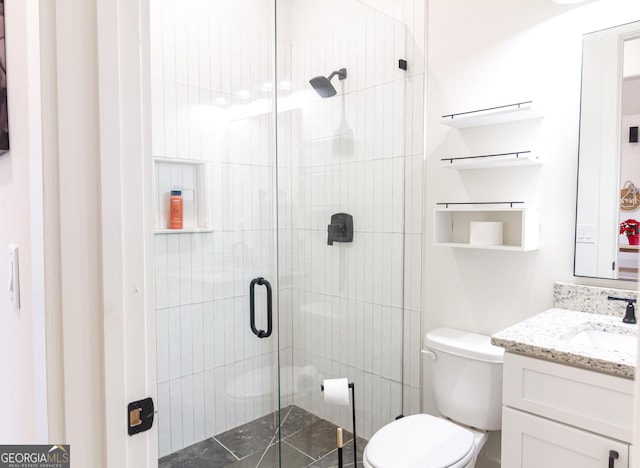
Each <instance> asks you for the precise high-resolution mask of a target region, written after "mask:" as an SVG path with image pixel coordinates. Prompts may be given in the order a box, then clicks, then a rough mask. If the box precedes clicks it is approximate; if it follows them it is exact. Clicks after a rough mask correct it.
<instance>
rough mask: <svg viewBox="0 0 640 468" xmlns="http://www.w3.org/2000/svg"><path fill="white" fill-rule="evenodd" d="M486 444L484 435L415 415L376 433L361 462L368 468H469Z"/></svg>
mask: <svg viewBox="0 0 640 468" xmlns="http://www.w3.org/2000/svg"><path fill="white" fill-rule="evenodd" d="M486 440H487V433H486V432H484V431H478V430H474V429H471V428H465V427H462V426H459V425H457V424H455V423H452V422H451V421H448V420H446V419H443V418H439V417H435V416H430V415H428V414H415V415H413V416H407V417H406V418H401V419H398V420H397V421H394V422H392V423H390V424H387V425H386V426H384V427H383V428H382V429H380V430H379V431H378V432H376V433H375V434H374V435H373V437H372V438H371V440H370V441H369V444H368V445H367V447H366V448H365V451H364V455H363V460H362V462H363V465H364V466H365V467H366V468H379V467H403V468H425V467H427V466H429V467H434V468H435V467H440V468H445V467H447V468H470V467H473V466H474V465H475V462H476V459H477V457H478V453H479V452H480V450H481V449H482V446H483V445H484V443H485V442H486ZM425 461H427V462H425ZM425 463H428V464H425Z"/></svg>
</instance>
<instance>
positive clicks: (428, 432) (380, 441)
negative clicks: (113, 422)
mask: <svg viewBox="0 0 640 468" xmlns="http://www.w3.org/2000/svg"><path fill="white" fill-rule="evenodd" d="M424 344H425V350H424V353H425V354H426V355H427V356H428V357H429V358H430V359H431V360H432V361H433V363H432V367H433V370H432V372H431V376H430V377H429V376H428V373H427V372H425V373H424V375H425V380H430V381H431V382H432V386H433V394H434V396H435V400H436V406H437V408H438V411H439V412H440V413H441V414H442V415H443V416H444V417H437V416H431V415H428V414H416V415H412V416H407V417H405V418H401V419H398V420H396V421H393V422H391V423H389V424H387V425H386V426H384V427H382V428H381V429H379V430H378V431H377V432H376V433H375V434H374V435H373V437H371V440H370V441H369V443H368V444H367V447H366V448H365V452H364V456H363V465H364V466H365V467H366V468H399V467H402V468H418V467H419V468H473V467H474V466H475V464H476V460H477V458H478V454H479V453H480V450H481V449H482V447H483V446H484V444H485V442H486V441H487V438H488V431H490V430H498V429H500V428H501V410H502V362H503V353H504V350H503V349H502V348H499V347H497V346H493V345H492V344H491V342H490V337H488V336H484V335H478V334H475V333H468V332H464V331H461V330H454V329H451V328H439V329H437V330H434V331H431V332H429V333H427V335H426V336H425V341H424ZM425 384H426V382H425ZM476 428H477V429H476Z"/></svg>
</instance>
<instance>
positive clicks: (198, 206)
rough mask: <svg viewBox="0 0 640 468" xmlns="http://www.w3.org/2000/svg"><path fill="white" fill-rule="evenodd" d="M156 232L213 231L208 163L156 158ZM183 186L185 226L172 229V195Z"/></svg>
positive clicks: (154, 161) (154, 160)
mask: <svg viewBox="0 0 640 468" xmlns="http://www.w3.org/2000/svg"><path fill="white" fill-rule="evenodd" d="M153 163H154V164H153V166H154V185H155V192H154V193H155V215H154V218H155V229H154V232H155V233H156V234H168V233H170V234H179V233H191V232H210V231H211V224H210V220H209V215H208V208H207V179H208V177H207V170H206V169H207V164H206V162H204V161H194V160H188V159H169V158H154V159H153ZM174 187H175V188H179V189H180V190H182V199H183V229H169V196H170V194H171V190H172V189H173V188H174Z"/></svg>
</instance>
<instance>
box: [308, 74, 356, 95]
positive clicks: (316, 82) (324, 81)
mask: <svg viewBox="0 0 640 468" xmlns="http://www.w3.org/2000/svg"><path fill="white" fill-rule="evenodd" d="M336 75H338V79H339V80H340V81H342V80H344V79H346V78H347V69H346V68H341V69H340V70H336V71H334V72H332V73H331V74H330V75H329V76H326V77H325V76H316V77H315V78H311V80H309V83H310V84H311V86H312V87H313V89H315V90H316V93H318V94H319V95H320V97H323V98H328V97H331V96H335V95H336V94H337V91H336V88H334V87H333V85H332V84H331V80H332V79H333V77H334V76H336Z"/></svg>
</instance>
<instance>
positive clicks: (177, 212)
mask: <svg viewBox="0 0 640 468" xmlns="http://www.w3.org/2000/svg"><path fill="white" fill-rule="evenodd" d="M169 229H182V190H179V189H173V190H171V196H170V197H169Z"/></svg>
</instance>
